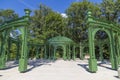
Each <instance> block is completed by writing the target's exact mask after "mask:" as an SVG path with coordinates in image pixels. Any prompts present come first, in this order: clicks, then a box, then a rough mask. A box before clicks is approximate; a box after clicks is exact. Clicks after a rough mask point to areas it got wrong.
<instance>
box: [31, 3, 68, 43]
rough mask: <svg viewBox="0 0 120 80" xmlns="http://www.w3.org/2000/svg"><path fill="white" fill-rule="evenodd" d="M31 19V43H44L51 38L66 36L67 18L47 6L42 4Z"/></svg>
mask: <svg viewBox="0 0 120 80" xmlns="http://www.w3.org/2000/svg"><path fill="white" fill-rule="evenodd" d="M31 19H32V20H31V25H30V26H31V27H30V28H29V30H30V32H31V35H30V36H31V40H30V41H33V40H35V42H36V43H44V42H45V41H46V40H47V39H49V38H51V37H54V36H57V35H64V30H65V27H66V23H65V18H63V17H62V16H61V15H60V14H59V13H57V12H54V11H52V10H51V9H50V8H48V7H47V6H45V5H42V4H40V8H39V10H35V14H34V16H32V17H31Z"/></svg>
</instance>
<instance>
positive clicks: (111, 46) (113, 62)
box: [110, 31, 118, 69]
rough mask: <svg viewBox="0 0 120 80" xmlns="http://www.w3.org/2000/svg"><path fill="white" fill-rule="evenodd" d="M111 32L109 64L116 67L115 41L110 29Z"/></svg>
mask: <svg viewBox="0 0 120 80" xmlns="http://www.w3.org/2000/svg"><path fill="white" fill-rule="evenodd" d="M110 34H111V38H110V50H111V52H110V61H111V65H112V69H117V68H118V64H117V63H118V62H117V57H116V53H115V43H114V37H113V36H114V34H113V31H110Z"/></svg>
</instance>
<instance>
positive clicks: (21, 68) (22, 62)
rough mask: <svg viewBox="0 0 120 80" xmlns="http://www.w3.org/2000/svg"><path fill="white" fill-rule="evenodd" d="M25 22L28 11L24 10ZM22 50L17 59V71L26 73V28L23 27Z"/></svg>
mask: <svg viewBox="0 0 120 80" xmlns="http://www.w3.org/2000/svg"><path fill="white" fill-rule="evenodd" d="M25 13H26V17H28V18H27V20H29V15H30V10H28V9H25ZM21 31H22V50H21V57H20V59H19V71H20V72H25V71H27V60H28V59H27V48H28V47H27V26H24V27H23V28H22V29H21Z"/></svg>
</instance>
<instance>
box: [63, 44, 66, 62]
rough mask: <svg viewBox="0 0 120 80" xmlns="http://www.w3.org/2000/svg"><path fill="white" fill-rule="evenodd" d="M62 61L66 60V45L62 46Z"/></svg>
mask: <svg viewBox="0 0 120 80" xmlns="http://www.w3.org/2000/svg"><path fill="white" fill-rule="evenodd" d="M63 59H64V60H66V45H65V46H63Z"/></svg>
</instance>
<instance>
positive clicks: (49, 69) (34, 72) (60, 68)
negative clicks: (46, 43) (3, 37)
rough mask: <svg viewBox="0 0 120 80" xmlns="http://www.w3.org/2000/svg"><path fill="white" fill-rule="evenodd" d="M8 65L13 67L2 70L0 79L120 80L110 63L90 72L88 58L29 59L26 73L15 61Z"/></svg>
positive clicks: (100, 65)
mask: <svg viewBox="0 0 120 80" xmlns="http://www.w3.org/2000/svg"><path fill="white" fill-rule="evenodd" d="M7 65H8V66H9V67H10V66H11V68H9V69H6V70H0V80H120V79H118V78H117V75H118V74H117V71H114V70H111V68H110V64H99V67H98V71H97V73H90V72H88V71H87V70H88V61H87V60H83V61H82V60H76V61H63V60H57V61H55V62H52V61H51V62H50V61H41V60H37V61H35V60H34V61H29V66H28V72H26V73H19V71H18V66H16V64H14V63H13V62H9V63H7Z"/></svg>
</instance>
